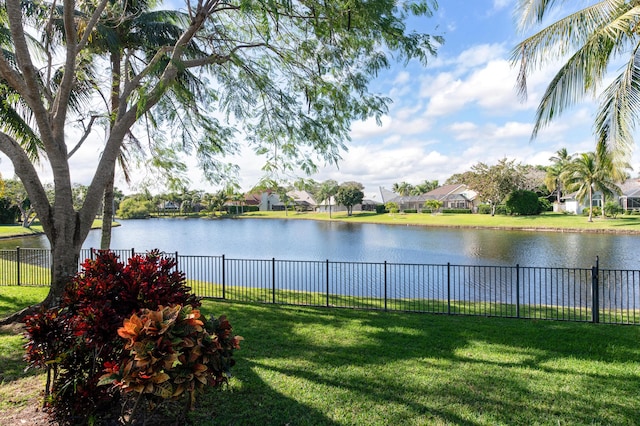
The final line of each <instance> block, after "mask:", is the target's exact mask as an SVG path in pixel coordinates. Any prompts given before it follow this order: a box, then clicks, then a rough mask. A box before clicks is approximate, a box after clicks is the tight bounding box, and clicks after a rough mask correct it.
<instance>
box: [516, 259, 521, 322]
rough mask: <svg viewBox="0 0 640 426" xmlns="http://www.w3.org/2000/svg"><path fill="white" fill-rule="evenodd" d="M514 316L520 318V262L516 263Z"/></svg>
mask: <svg viewBox="0 0 640 426" xmlns="http://www.w3.org/2000/svg"><path fill="white" fill-rule="evenodd" d="M516 318H520V264H519V263H518V264H516Z"/></svg>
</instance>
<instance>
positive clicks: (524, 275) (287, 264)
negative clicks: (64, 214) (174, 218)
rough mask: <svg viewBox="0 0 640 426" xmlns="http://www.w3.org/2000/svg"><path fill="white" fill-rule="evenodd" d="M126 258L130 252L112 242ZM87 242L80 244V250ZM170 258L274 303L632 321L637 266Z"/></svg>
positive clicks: (228, 294)
mask: <svg viewBox="0 0 640 426" xmlns="http://www.w3.org/2000/svg"><path fill="white" fill-rule="evenodd" d="M114 252H116V253H117V254H118V255H119V256H120V257H121V259H123V260H126V259H128V258H129V257H130V256H132V255H134V254H136V251H135V250H134V249H131V250H114ZM92 255H93V250H91V249H87V250H83V251H82V253H81V258H82V259H85V258H89V257H91V256H92ZM164 255H165V256H170V257H174V258H175V259H177V262H178V269H180V270H181V271H183V272H184V273H185V275H186V278H187V280H188V282H189V285H190V286H191V288H192V289H193V291H194V293H196V294H197V295H199V296H201V297H206V298H219V299H227V300H235V301H251V302H262V303H273V304H293V305H310V306H327V307H342V308H358V309H377V310H388V311H409V312H428V313H440V314H450V315H454V314H459V315H481V316H495V317H508V318H529V319H548V320H565V321H590V322H603V323H620V324H640V271H634V270H608V269H600V267H599V264H598V261H597V259H596V262H595V265H594V266H592V267H590V268H550V267H529V266H520V265H515V266H477V265H452V264H450V263H448V264H446V265H436V264H408V263H388V262H383V263H370V262H334V261H330V260H324V261H298V260H277V259H230V258H227V257H225V256H224V255H223V256H189V255H181V254H178V253H177V252H176V253H164ZM50 262H51V256H50V253H49V251H48V250H44V249H17V250H4V251H0V285H48V284H49V266H50Z"/></svg>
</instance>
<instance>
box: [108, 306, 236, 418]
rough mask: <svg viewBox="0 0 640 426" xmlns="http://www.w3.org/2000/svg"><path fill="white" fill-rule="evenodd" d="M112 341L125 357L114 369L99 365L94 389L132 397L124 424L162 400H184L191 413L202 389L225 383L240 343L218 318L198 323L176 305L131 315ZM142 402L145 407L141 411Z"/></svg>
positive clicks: (190, 311) (191, 311)
mask: <svg viewBox="0 0 640 426" xmlns="http://www.w3.org/2000/svg"><path fill="white" fill-rule="evenodd" d="M118 335H119V336H120V337H121V338H122V339H124V340H125V341H126V343H125V345H124V349H125V350H126V351H129V353H128V355H126V356H124V357H122V360H121V362H120V364H116V363H107V364H106V365H105V367H106V368H105V372H106V373H105V374H104V375H103V376H102V377H101V380H100V382H99V384H101V385H106V384H112V385H113V386H115V387H116V388H118V389H120V390H121V391H122V392H124V393H125V394H128V395H131V396H132V398H129V401H131V402H134V401H135V405H134V406H133V408H132V409H131V414H130V415H129V417H130V419H131V418H136V415H137V414H138V412H137V411H136V410H137V409H140V408H142V409H143V411H144V412H146V411H149V409H150V408H152V407H153V406H155V405H157V404H158V403H162V402H163V400H168V399H172V400H176V399H180V398H184V397H185V396H186V397H187V402H188V406H189V407H190V408H194V404H195V398H196V395H198V394H199V393H202V392H203V391H204V389H205V387H206V386H211V387H215V386H218V385H220V384H222V383H226V382H227V380H228V377H230V375H231V372H230V369H231V367H232V366H233V364H234V360H233V358H232V354H233V350H234V349H237V348H238V342H239V340H240V338H239V337H234V336H233V335H232V334H231V325H230V324H229V322H228V321H227V320H226V318H225V317H224V316H223V317H220V319H218V320H215V319H213V318H211V319H210V320H208V321H203V320H202V319H201V317H200V312H199V311H198V310H195V309H192V308H191V306H186V307H182V306H180V305H174V306H167V307H162V306H160V307H159V308H158V309H157V310H152V309H143V310H141V311H140V314H139V315H138V314H135V313H134V314H133V315H131V317H129V318H127V319H125V320H124V322H123V326H122V327H120V328H119V329H118ZM142 397H144V399H143V400H144V401H145V402H146V404H145V405H142V406H141V405H140V403H139V401H140V400H141V398H142Z"/></svg>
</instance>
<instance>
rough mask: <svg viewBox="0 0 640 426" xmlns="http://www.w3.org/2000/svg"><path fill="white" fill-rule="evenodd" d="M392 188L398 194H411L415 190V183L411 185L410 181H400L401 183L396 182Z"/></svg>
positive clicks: (403, 195)
mask: <svg viewBox="0 0 640 426" xmlns="http://www.w3.org/2000/svg"><path fill="white" fill-rule="evenodd" d="M391 189H392V190H393V192H395V193H396V194H398V195H400V196H402V197H406V196H407V195H410V194H411V192H412V191H413V185H411V184H410V183H409V182H400V183H397V182H396V183H394V184H393V186H392V187H391Z"/></svg>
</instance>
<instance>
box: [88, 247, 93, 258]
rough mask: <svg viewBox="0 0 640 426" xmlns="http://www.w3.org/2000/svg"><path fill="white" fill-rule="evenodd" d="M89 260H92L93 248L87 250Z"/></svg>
mask: <svg viewBox="0 0 640 426" xmlns="http://www.w3.org/2000/svg"><path fill="white" fill-rule="evenodd" d="M89 258H90V259H91V260H93V247H91V248H89Z"/></svg>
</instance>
